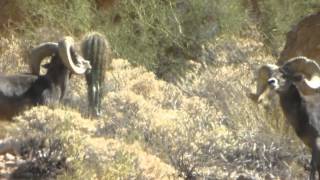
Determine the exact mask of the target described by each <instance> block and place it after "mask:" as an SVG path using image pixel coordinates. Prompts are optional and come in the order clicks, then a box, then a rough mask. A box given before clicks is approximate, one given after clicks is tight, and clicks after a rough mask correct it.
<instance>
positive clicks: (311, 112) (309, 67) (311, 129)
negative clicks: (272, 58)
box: [250, 56, 320, 179]
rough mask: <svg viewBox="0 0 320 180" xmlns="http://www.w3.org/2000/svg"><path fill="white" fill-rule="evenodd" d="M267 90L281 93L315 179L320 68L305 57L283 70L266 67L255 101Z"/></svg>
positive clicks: (319, 161) (319, 165)
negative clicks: (309, 154) (305, 150)
mask: <svg viewBox="0 0 320 180" xmlns="http://www.w3.org/2000/svg"><path fill="white" fill-rule="evenodd" d="M267 88H270V89H272V90H274V91H276V92H277V94H278V95H279V98H280V105H281V108H282V111H283V113H284V115H285V117H286V119H287V121H288V122H289V123H290V125H291V126H292V127H293V128H294V130H295V132H296V134H297V136H298V137H299V138H300V139H301V140H302V141H303V142H304V144H305V145H306V146H308V147H309V148H310V150H311V153H312V159H311V172H310V179H315V174H316V171H318V174H319V176H320V94H319V92H320V91H319V90H320V66H319V65H318V63H317V62H316V61H314V60H310V59H308V58H306V57H302V56H299V57H295V58H292V59H289V60H288V61H287V62H285V63H284V64H283V65H282V66H277V65H272V64H267V65H264V66H262V67H260V68H259V70H258V77H257V92H256V93H253V94H251V95H250V97H251V99H253V100H255V101H257V102H259V101H260V97H262V95H263V94H264V93H265V92H266V89H267Z"/></svg>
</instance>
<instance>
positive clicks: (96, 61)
mask: <svg viewBox="0 0 320 180" xmlns="http://www.w3.org/2000/svg"><path fill="white" fill-rule="evenodd" d="M82 54H83V57H84V58H85V59H87V60H89V61H90V64H91V67H92V69H91V71H90V72H89V73H86V81H87V86H88V100H89V112H90V114H91V115H94V116H99V115H101V100H102V98H103V94H104V92H103V84H104V80H105V72H106V70H107V68H108V67H109V66H110V63H111V57H110V55H111V53H110V47H109V43H108V41H107V40H106V38H105V37H104V36H103V35H102V34H99V33H96V32H93V33H90V34H88V35H87V36H86V37H85V39H84V40H83V42H82Z"/></svg>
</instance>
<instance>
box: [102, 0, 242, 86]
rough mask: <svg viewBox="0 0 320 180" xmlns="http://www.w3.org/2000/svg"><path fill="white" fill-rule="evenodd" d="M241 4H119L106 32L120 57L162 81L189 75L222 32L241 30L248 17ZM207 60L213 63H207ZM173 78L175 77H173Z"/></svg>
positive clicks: (190, 1)
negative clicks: (192, 62) (205, 48)
mask: <svg viewBox="0 0 320 180" xmlns="http://www.w3.org/2000/svg"><path fill="white" fill-rule="evenodd" d="M241 7H242V6H240V2H238V1H228V3H225V2H224V1H207V0H205V1H194V0H188V1H180V0H166V1H156V0H151V1H131V0H126V1H120V2H118V3H116V6H115V7H114V8H113V9H114V11H112V12H111V15H109V16H111V22H109V23H110V24H109V25H107V26H106V27H101V28H104V32H106V33H107V35H108V36H107V37H109V38H110V41H111V42H113V47H114V50H115V52H116V53H118V54H119V55H120V56H121V57H124V58H127V59H129V60H130V62H131V63H133V64H139V65H144V66H145V67H147V69H148V70H152V71H153V72H155V73H156V75H157V76H159V77H164V78H166V79H168V80H170V76H176V75H184V73H185V69H186V68H187V60H189V59H195V60H200V59H201V57H204V56H201V55H202V51H203V47H202V46H204V45H205V44H206V43H207V42H209V41H210V40H212V38H213V37H215V36H216V35H217V34H218V32H220V31H222V32H226V33H227V32H235V31H240V30H241V27H242V25H243V24H242V23H243V22H245V20H244V19H245V18H246V14H245V11H242V9H241ZM205 60H208V59H205ZM171 78H172V77H171Z"/></svg>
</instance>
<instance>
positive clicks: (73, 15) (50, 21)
mask: <svg viewBox="0 0 320 180" xmlns="http://www.w3.org/2000/svg"><path fill="white" fill-rule="evenodd" d="M19 6H20V7H21V9H22V11H23V12H24V14H25V16H24V18H25V20H24V23H21V24H20V25H19V26H18V27H17V29H18V30H19V31H21V32H22V33H23V34H24V35H28V36H29V37H31V39H37V36H38V35H39V34H38V33H34V31H35V30H36V29H38V28H43V27H45V28H47V30H50V29H54V30H55V29H58V30H59V31H60V32H63V34H64V35H66V34H69V35H71V34H72V35H79V34H81V33H84V32H86V31H88V30H89V29H90V27H91V19H92V4H91V2H90V1H87V0H72V1H65V0H59V1H53V0H45V1H41V2H39V1H34V0H31V1H19ZM48 34H50V33H48Z"/></svg>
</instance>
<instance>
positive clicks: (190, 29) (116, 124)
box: [0, 0, 319, 179]
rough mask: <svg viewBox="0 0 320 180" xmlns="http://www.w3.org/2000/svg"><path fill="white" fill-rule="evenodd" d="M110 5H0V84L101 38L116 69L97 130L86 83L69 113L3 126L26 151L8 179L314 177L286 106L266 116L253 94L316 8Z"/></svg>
mask: <svg viewBox="0 0 320 180" xmlns="http://www.w3.org/2000/svg"><path fill="white" fill-rule="evenodd" d="M95 2H99V3H97V4H96V3H95ZM110 2H111V1H110ZM112 2H113V3H112V5H111V4H109V3H108V2H107V1H106V4H108V7H107V8H106V7H104V8H102V7H100V6H99V5H101V4H104V1H103V0H101V1H89V0H69V1H64V0H58V1H57V0H45V1H35V0H28V1H22V0H10V1H9V0H8V1H3V6H0V14H1V13H4V15H3V16H1V17H3V18H4V19H3V22H6V23H3V25H2V26H1V31H0V72H2V73H5V74H14V73H18V72H29V67H28V65H27V59H28V52H29V49H30V48H32V47H34V46H36V45H37V44H39V43H41V42H47V41H57V40H58V39H59V38H60V37H62V36H65V35H70V36H73V37H74V38H75V41H76V42H77V43H78V45H77V47H76V49H78V50H80V42H81V40H82V39H83V38H84V37H85V35H86V34H87V33H88V32H92V31H97V32H99V33H101V34H103V35H104V36H105V37H107V39H108V42H109V44H110V47H111V49H112V58H113V60H112V63H111V64H110V65H109V67H108V68H107V71H106V72H105V79H104V83H103V85H102V87H101V88H102V90H103V92H104V96H103V98H102V99H101V104H102V106H101V107H102V108H101V117H100V118H95V117H90V116H88V112H87V111H88V97H87V86H86V82H85V77H84V76H72V78H71V79H70V91H69V92H68V94H67V95H66V96H67V97H66V98H65V99H64V100H63V102H62V103H61V104H60V105H58V106H53V107H51V106H37V107H34V108H32V109H30V110H27V111H24V112H23V113H21V114H19V115H18V116H15V117H14V118H13V120H12V121H8V120H1V121H0V128H1V129H3V131H1V132H0V137H1V138H2V139H4V138H13V139H15V140H16V141H18V142H19V144H20V145H21V147H20V148H19V149H20V151H21V152H20V153H19V155H13V157H11V155H8V154H6V155H3V156H2V155H1V156H0V179H1V178H12V179H15V178H22V179H28V178H29V179H32V178H34V179H35V178H38V179H50V178H53V179H83V177H86V179H197V178H199V179H304V178H306V177H307V176H308V173H309V170H310V167H309V160H310V152H309V149H308V148H307V147H305V146H304V145H303V144H302V143H301V141H300V140H299V139H298V138H297V137H296V135H295V134H294V133H293V131H292V129H291V127H290V126H289V125H288V123H287V122H286V120H285V118H284V117H283V114H282V111H281V110H280V106H279V104H278V99H277V97H276V96H272V97H273V98H269V100H265V101H263V102H262V103H261V104H260V105H257V104H255V103H254V102H252V101H251V100H250V99H249V98H248V97H247V94H248V93H249V92H251V91H252V90H254V87H255V83H254V78H255V74H254V71H255V70H256V69H257V68H258V66H259V65H261V64H266V63H273V64H274V63H276V61H277V58H278V55H279V53H280V52H281V51H282V49H283V45H284V43H285V37H286V32H288V31H289V30H290V29H291V27H292V25H294V24H295V23H297V22H298V21H299V20H300V19H301V17H303V16H306V15H308V14H310V13H314V12H316V11H317V8H318V9H319V3H318V2H317V1H314V0H308V1H302V0H297V1H294V2H292V1H289V0H285V1H275V0H267V1H263V2H262V1H255V0H242V1H231V0H230V1H222V0H216V1H210V0H202V1H196V0H185V1H180V0H163V1H158V0H141V1H132V0H122V1H112ZM1 3H2V2H1ZM1 3H0V4H1ZM288 7H289V9H286V8H288ZM8 8H10V9H11V11H8V10H7V9H8ZM2 9H5V10H6V11H1V10H2ZM12 12H15V13H12ZM5 17H7V18H5ZM79 52H80V51H79Z"/></svg>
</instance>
